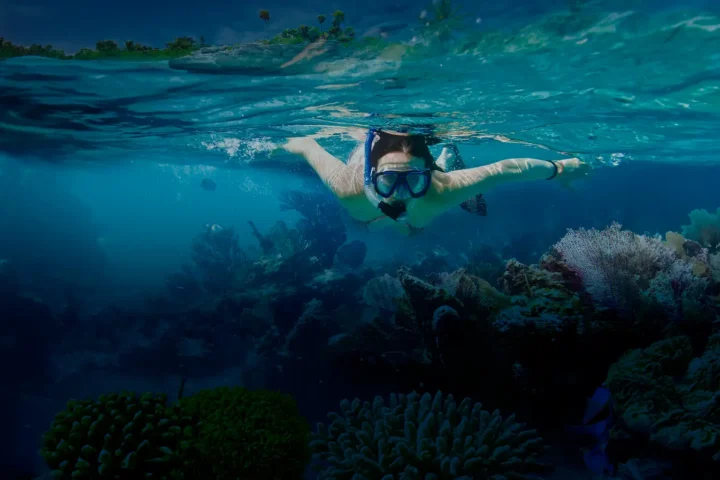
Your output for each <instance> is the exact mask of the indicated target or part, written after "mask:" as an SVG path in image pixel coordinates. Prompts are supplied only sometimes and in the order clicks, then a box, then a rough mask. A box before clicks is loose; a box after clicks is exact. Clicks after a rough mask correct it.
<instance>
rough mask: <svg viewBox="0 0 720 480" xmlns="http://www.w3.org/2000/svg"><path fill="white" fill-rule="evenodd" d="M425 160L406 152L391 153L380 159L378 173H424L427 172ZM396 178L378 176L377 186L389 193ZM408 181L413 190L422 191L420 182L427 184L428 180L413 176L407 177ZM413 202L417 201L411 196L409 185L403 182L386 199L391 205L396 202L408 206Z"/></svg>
mask: <svg viewBox="0 0 720 480" xmlns="http://www.w3.org/2000/svg"><path fill="white" fill-rule="evenodd" d="M425 163H426V162H425V159H423V158H419V157H414V156H412V155H411V154H409V153H405V152H390V153H387V154H385V155H383V156H382V157H380V158H379V159H378V165H377V170H376V171H377V173H378V174H382V173H383V172H388V171H393V172H409V171H418V172H421V171H424V170H426V168H427V167H426V166H425ZM395 180H396V178H395V177H394V176H389V175H378V177H377V180H376V181H377V185H378V188H380V189H385V190H386V191H389V190H390V188H391V187H392V183H394V181H395ZM406 180H407V182H408V183H409V184H411V186H412V188H413V189H415V190H416V191H418V190H420V188H421V186H420V185H419V184H418V182H425V181H426V179H425V177H423V176H420V175H412V176H408V177H406ZM411 200H415V198H413V197H412V196H411V195H410V191H409V190H408V187H407V185H405V184H404V183H403V182H401V181H400V182H398V185H397V186H396V188H395V190H394V191H393V193H392V195H391V196H390V197H388V198H387V199H386V201H388V202H390V203H395V202H402V203H405V204H408V203H409V202H410V201H411Z"/></svg>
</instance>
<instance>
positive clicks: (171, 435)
mask: <svg viewBox="0 0 720 480" xmlns="http://www.w3.org/2000/svg"><path fill="white" fill-rule="evenodd" d="M166 401H167V396H166V395H164V394H160V395H154V394H151V393H144V394H142V395H140V396H139V397H138V396H136V395H135V393H133V392H122V393H120V394H117V393H112V394H110V395H100V397H99V398H98V399H97V400H84V401H76V400H71V401H69V402H68V403H67V409H66V410H65V411H63V412H60V413H58V414H57V415H56V416H55V419H54V420H53V422H52V425H51V427H50V430H48V431H47V432H46V433H45V435H44V436H43V447H42V450H41V455H42V457H43V458H44V460H45V462H46V463H47V465H48V466H49V467H50V468H51V469H52V475H53V477H54V478H61V479H70V478H73V479H75V478H82V479H84V480H92V479H101V478H103V479H104V478H114V479H142V478H152V479H173V480H179V479H183V478H190V477H187V476H185V473H187V472H189V471H191V470H192V466H191V464H192V461H193V458H194V454H193V451H194V449H193V447H192V441H193V439H194V438H195V437H196V434H197V431H196V428H195V426H194V425H195V422H194V420H193V419H192V417H189V416H186V415H182V414H181V413H180V412H179V410H178V409H177V408H176V407H166V405H165V403H166Z"/></svg>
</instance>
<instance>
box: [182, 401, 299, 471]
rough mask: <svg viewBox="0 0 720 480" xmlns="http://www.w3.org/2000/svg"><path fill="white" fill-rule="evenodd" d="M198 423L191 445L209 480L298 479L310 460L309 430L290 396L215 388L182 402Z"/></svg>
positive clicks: (184, 409) (187, 412) (183, 408)
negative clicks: (204, 465)
mask: <svg viewBox="0 0 720 480" xmlns="http://www.w3.org/2000/svg"><path fill="white" fill-rule="evenodd" d="M180 406H181V408H182V410H183V412H185V413H186V414H190V415H192V416H195V417H197V418H198V419H199V420H200V423H199V424H198V425H199V437H198V440H197V442H196V445H197V447H198V450H199V451H200V452H201V453H202V456H203V458H204V460H205V463H206V465H207V468H208V470H207V471H206V472H205V474H204V475H203V476H202V477H201V478H207V479H211V478H212V479H213V480H229V479H232V480H235V479H238V478H242V479H248V480H256V479H257V480H299V479H301V478H302V476H303V474H304V471H305V466H306V465H307V463H308V461H309V460H310V451H309V449H308V440H309V437H310V427H309V425H308V423H307V421H306V420H305V419H304V418H303V417H301V416H300V415H299V413H298V409H297V405H296V403H295V401H294V400H293V398H292V397H290V396H289V395H284V394H281V393H277V392H271V391H267V390H246V389H245V388H242V387H233V388H229V387H220V388H216V389H213V390H202V391H200V392H198V393H197V394H195V395H193V396H191V397H187V398H183V399H182V400H181V401H180Z"/></svg>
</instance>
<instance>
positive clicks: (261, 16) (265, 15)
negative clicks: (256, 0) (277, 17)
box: [260, 10, 270, 26]
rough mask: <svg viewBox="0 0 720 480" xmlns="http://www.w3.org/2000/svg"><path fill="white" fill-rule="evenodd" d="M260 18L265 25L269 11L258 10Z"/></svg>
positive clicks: (268, 18) (268, 17)
mask: <svg viewBox="0 0 720 480" xmlns="http://www.w3.org/2000/svg"><path fill="white" fill-rule="evenodd" d="M260 18H261V19H262V21H263V22H265V25H266V26H267V24H268V22H269V21H270V12H268V11H267V10H260Z"/></svg>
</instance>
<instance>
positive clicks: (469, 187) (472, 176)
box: [434, 158, 590, 208]
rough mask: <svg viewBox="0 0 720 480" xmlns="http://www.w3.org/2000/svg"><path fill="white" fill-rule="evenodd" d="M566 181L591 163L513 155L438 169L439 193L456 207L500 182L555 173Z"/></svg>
mask: <svg viewBox="0 0 720 480" xmlns="http://www.w3.org/2000/svg"><path fill="white" fill-rule="evenodd" d="M553 163H554V164H555V165H557V179H558V181H561V182H562V183H564V184H567V183H568V182H569V181H570V180H574V179H577V178H580V177H582V176H584V175H585V174H587V171H588V170H589V168H590V167H589V166H588V165H587V164H586V163H583V162H581V161H580V160H579V159H577V158H570V159H567V160H555V161H554V162H549V161H547V160H537V159H534V158H511V159H507V160H501V161H499V162H495V163H492V164H490V165H483V166H482V167H475V168H467V169H464V170H456V171H453V172H449V173H439V172H437V173H436V174H434V175H436V176H437V180H438V188H437V190H438V193H439V194H440V195H439V197H440V199H441V202H442V203H443V205H446V206H447V208H452V207H455V206H457V205H459V204H460V203H462V202H464V201H465V200H468V199H470V198H472V197H474V196H475V195H477V194H478V193H486V192H488V191H489V190H490V189H492V188H495V187H496V186H498V185H502V184H505V183H510V182H518V181H529V180H545V179H548V178H551V177H552V176H553V174H554V173H555V166H554V165H553Z"/></svg>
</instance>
